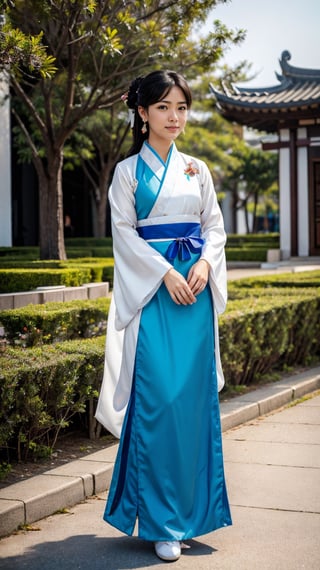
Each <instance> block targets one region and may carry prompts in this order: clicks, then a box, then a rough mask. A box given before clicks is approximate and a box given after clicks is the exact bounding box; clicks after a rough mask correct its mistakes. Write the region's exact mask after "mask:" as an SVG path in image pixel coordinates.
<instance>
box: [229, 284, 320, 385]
mask: <svg viewBox="0 0 320 570" xmlns="http://www.w3.org/2000/svg"><path fill="white" fill-rule="evenodd" d="M268 293H269V294H268V295H264V293H263V290H261V289H260V290H259V292H258V294H259V296H258V297H257V296H255V295H254V292H253V295H252V296H250V295H248V291H247V295H246V296H245V297H243V298H242V299H239V298H238V299H237V300H233V301H230V302H229V304H228V309H227V311H226V313H224V314H223V315H222V316H221V318H220V351H221V359H222V367H223V370H224V374H225V378H226V385H228V384H231V385H234V386H237V385H239V384H241V385H247V386H249V385H250V384H252V383H253V382H257V381H259V379H260V378H261V377H262V376H264V375H266V374H267V373H271V372H272V371H273V370H278V371H281V370H284V369H285V368H286V367H288V366H289V367H290V366H300V365H308V364H310V362H312V361H313V360H317V359H319V358H320V343H319V339H320V289H312V288H309V289H307V290H303V289H301V290H300V289H298V290H297V289H291V290H282V289H281V290H280V291H279V289H278V290H274V289H273V290H269V292H268Z"/></svg>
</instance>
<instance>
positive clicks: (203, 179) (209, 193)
mask: <svg viewBox="0 0 320 570" xmlns="http://www.w3.org/2000/svg"><path fill="white" fill-rule="evenodd" d="M199 178H200V185H201V195H202V206H201V228H202V237H203V238H204V239H205V244H204V246H203V248H202V253H201V258H202V259H205V260H206V261H207V262H208V263H209V265H210V273H209V283H210V287H211V290H212V295H213V299H214V304H215V309H216V311H217V313H222V312H223V311H224V310H225V307H226V302H227V270H226V256H225V249H224V248H225V243H226V233H225V230H224V223H223V217H222V213H221V210H220V207H219V204H218V200H217V195H216V192H215V189H214V186H213V182H212V178H211V174H210V172H209V169H208V167H207V165H206V164H205V163H204V162H202V161H200V167H199Z"/></svg>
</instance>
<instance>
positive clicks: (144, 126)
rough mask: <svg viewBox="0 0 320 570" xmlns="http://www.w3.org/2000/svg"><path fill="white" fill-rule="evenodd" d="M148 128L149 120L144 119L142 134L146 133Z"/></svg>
mask: <svg viewBox="0 0 320 570" xmlns="http://www.w3.org/2000/svg"><path fill="white" fill-rule="evenodd" d="M147 130H148V129H147V121H143V125H142V129H141V132H142V134H143V135H145V134H146V132H147Z"/></svg>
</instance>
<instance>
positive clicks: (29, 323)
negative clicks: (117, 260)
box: [0, 297, 110, 347]
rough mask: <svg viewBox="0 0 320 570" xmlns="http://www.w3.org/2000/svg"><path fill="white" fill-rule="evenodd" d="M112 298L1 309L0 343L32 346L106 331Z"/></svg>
mask: <svg viewBox="0 0 320 570" xmlns="http://www.w3.org/2000/svg"><path fill="white" fill-rule="evenodd" d="M109 305H110V299H109V298H104V297H102V298H99V299H94V300H86V301H70V302H69V303H46V304H43V305H27V306H25V307H21V308H19V309H10V310H7V311H1V312H0V324H1V326H2V328H3V332H2V334H1V336H0V340H1V345H2V347H4V346H5V345H7V344H11V345H15V346H21V347H29V346H35V345H37V344H38V345H39V344H49V343H52V342H60V341H64V340H68V339H76V338H90V337H94V336H99V335H103V334H105V332H106V324H107V315H108V310H109Z"/></svg>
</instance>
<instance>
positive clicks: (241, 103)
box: [210, 51, 320, 132]
mask: <svg viewBox="0 0 320 570" xmlns="http://www.w3.org/2000/svg"><path fill="white" fill-rule="evenodd" d="M290 59H291V54H290V53H289V52H288V51H284V52H283V53H282V55H281V59H280V61H279V63H280V67H281V71H282V73H281V74H278V73H276V77H277V79H278V81H279V83H278V84H277V85H273V86H271V87H261V88H256V87H255V88H247V87H237V86H235V85H231V87H230V88H228V87H227V86H226V85H225V84H223V85H222V88H223V92H221V91H219V90H217V89H215V88H214V87H213V86H212V85H210V89H211V91H212V93H213V94H214V96H215V98H216V100H217V107H218V108H219V110H220V111H221V113H222V114H223V115H224V116H225V117H226V118H227V119H229V120H233V121H236V122H238V123H240V124H244V125H247V126H251V127H253V128H257V129H259V130H266V131H271V132H272V131H273V132H274V131H276V130H278V127H279V123H281V122H283V121H286V120H287V119H288V118H290V119H292V118H293V119H294V118H295V119H309V118H319V117H320V69H305V68H300V67H295V66H293V65H290V64H289V63H288V62H289V60H290Z"/></svg>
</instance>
